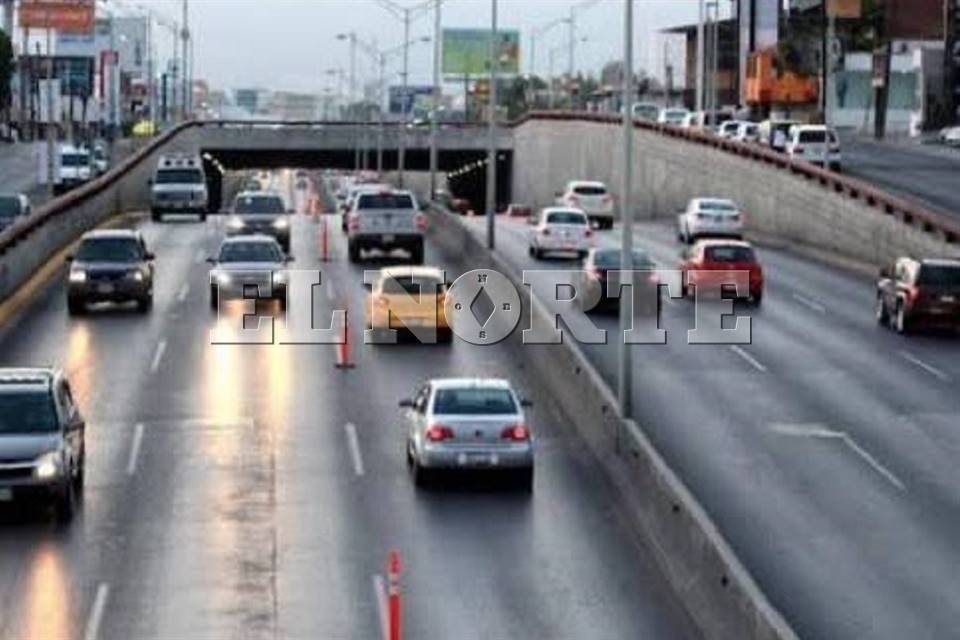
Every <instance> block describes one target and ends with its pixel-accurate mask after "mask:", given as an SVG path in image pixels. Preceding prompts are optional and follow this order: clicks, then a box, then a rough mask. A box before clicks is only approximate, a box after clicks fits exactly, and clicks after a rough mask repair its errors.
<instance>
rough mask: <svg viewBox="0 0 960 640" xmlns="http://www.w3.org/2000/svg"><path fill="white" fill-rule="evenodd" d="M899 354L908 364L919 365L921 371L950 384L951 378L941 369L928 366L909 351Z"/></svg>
mask: <svg viewBox="0 0 960 640" xmlns="http://www.w3.org/2000/svg"><path fill="white" fill-rule="evenodd" d="M899 354H900V357H901V358H903V359H904V360H906V361H907V362H910V363H912V364H915V365H917V366H918V367H920V368H921V369H923V370H924V371H926V372H927V373H929V374H930V375H932V376H933V377H935V378H937V379H938V380H940V381H941V382H950V376H948V375H947V374H945V373H944V372H943V371H940V369H937V368H936V367H934V366H932V365H929V364H927V363H926V362H924V361H923V360H921V359H920V358H918V357H916V356H915V355H913V354H912V353H910V352H909V351H900V352H899Z"/></svg>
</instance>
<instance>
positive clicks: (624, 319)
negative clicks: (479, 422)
mask: <svg viewBox="0 0 960 640" xmlns="http://www.w3.org/2000/svg"><path fill="white" fill-rule="evenodd" d="M631 104H633V0H623V105H624V110H623V118H622V124H623V136H622V138H623V139H622V140H621V144H622V145H623V148H622V149H621V153H622V165H623V174H622V176H621V183H620V218H621V225H622V227H623V228H622V230H621V231H622V233H621V234H620V238H621V241H620V270H621V271H623V272H630V271H632V270H633V203H632V202H631V198H630V192H631V190H632V189H633V118H632V117H631V109H630V105H631ZM630 282H631V284H633V283H635V282H636V279H635V278H633V277H631V278H630ZM622 285H623V283H622V282H621V289H620V295H621V296H622V295H623V288H622ZM631 295H632V296H634V297H635V296H637V295H638V292H637V291H636V287H633V286H631ZM632 306H633V305H627V304H621V305H620V335H619V340H620V342H619V349H620V362H619V364H620V371H619V373H620V375H619V377H618V380H617V382H618V384H617V392H618V395H619V399H620V417H622V418H628V417H630V414H631V413H632V412H633V407H632V406H631V405H632V402H631V399H632V393H633V358H632V355H633V354H632V352H631V351H630V345H628V344H626V340H625V339H624V336H625V333H624V332H625V331H627V330H628V329H629V328H630V323H631V322H632V318H633V309H632Z"/></svg>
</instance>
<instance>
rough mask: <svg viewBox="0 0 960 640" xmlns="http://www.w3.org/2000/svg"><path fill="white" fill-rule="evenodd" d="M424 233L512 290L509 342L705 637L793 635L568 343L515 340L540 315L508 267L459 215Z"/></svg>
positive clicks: (766, 639)
mask: <svg viewBox="0 0 960 640" xmlns="http://www.w3.org/2000/svg"><path fill="white" fill-rule="evenodd" d="M429 215H430V218H431V220H430V222H431V224H430V230H429V232H428V233H429V237H430V241H431V243H432V244H434V245H435V246H437V247H438V248H439V249H440V250H441V251H442V252H443V253H444V254H445V256H446V257H447V258H448V259H449V260H450V261H451V263H453V264H456V265H458V266H460V267H461V268H462V269H464V270H467V269H476V268H491V269H496V270H498V271H499V272H501V273H503V274H504V275H506V276H507V277H508V278H509V279H510V280H511V281H512V282H513V284H514V286H515V287H516V288H517V290H518V291H520V292H521V298H522V299H524V310H523V315H522V317H521V321H520V325H519V327H518V329H517V331H515V332H514V334H513V335H512V336H511V337H510V338H509V340H511V341H513V342H514V343H515V346H516V348H517V350H518V351H519V350H521V349H522V350H523V354H524V358H523V362H524V363H525V366H526V367H528V368H530V369H532V372H533V374H534V375H535V376H536V377H537V378H538V379H539V380H541V381H542V382H543V384H544V385H545V388H546V389H547V390H548V391H549V392H550V397H551V400H553V401H555V402H557V403H558V404H559V405H560V408H561V409H562V412H563V413H564V414H565V415H566V416H568V417H569V424H570V425H572V426H574V427H575V428H576V429H577V430H578V432H579V435H580V436H581V437H582V438H583V439H584V441H585V442H586V443H587V444H588V445H589V446H590V448H591V449H592V451H593V453H594V454H595V456H596V458H597V459H598V460H599V462H600V467H601V469H602V471H603V472H605V473H606V475H607V476H608V477H609V479H610V480H611V482H612V483H613V485H614V486H615V488H616V489H617V490H618V493H619V498H620V503H621V505H622V508H623V513H624V514H625V515H626V516H627V517H628V518H629V519H630V520H631V521H632V522H634V524H636V525H637V526H638V528H639V530H640V531H642V532H643V534H644V537H645V540H646V542H647V543H648V544H649V546H650V548H651V549H652V550H653V551H654V554H655V555H656V557H657V559H658V561H659V563H660V566H661V568H662V569H663V571H664V572H665V574H666V575H667V577H668V579H669V580H670V583H671V585H672V586H673V588H674V589H675V591H676V593H677V594H678V596H679V598H680V599H681V601H682V602H683V603H684V604H685V606H686V607H687V609H688V611H689V613H690V615H691V617H692V618H693V619H694V620H695V621H696V622H697V624H698V626H699V627H700V629H701V630H702V631H703V635H704V637H706V638H717V639H720V638H724V639H727V638H729V639H737V640H751V639H756V640H772V639H775V638H778V639H792V638H795V637H796V636H795V634H794V632H793V631H792V630H791V629H790V627H789V625H788V624H787V623H786V622H785V621H784V620H783V618H782V617H781V616H780V614H779V613H778V612H777V611H776V610H775V609H774V608H773V606H772V605H771V604H770V603H769V601H768V600H767V598H766V597H765V596H764V595H763V593H762V592H761V591H760V589H759V588H758V587H757V585H756V584H755V583H754V581H753V579H752V578H751V577H750V574H749V573H748V572H747V570H746V569H745V568H744V567H743V565H742V564H741V563H740V561H739V559H738V558H737V557H736V555H735V554H734V553H733V551H732V550H731V548H730V546H729V545H728V544H727V542H726V541H725V540H724V538H723V536H722V535H721V534H720V533H719V532H718V531H717V530H716V527H715V526H714V525H713V523H712V521H711V520H710V518H709V517H708V516H707V514H706V512H705V511H704V510H703V508H702V507H701V506H700V505H699V503H698V502H697V500H696V499H695V498H694V497H693V495H692V494H691V493H690V492H689V490H688V489H687V488H686V486H685V485H684V484H683V482H682V481H681V480H680V479H679V478H678V477H677V476H676V474H674V473H673V471H672V470H671V469H670V468H669V467H668V466H667V465H666V463H665V462H664V461H663V458H662V457H661V456H660V455H659V454H658V453H657V451H656V450H655V449H654V448H653V446H652V444H651V443H650V441H649V440H648V439H647V437H646V436H645V435H644V433H643V431H642V429H641V428H640V427H639V426H638V425H636V424H635V423H634V422H633V421H631V420H624V419H622V418H621V417H620V416H619V414H618V406H617V403H616V399H615V397H614V394H613V392H612V391H611V390H610V389H609V387H607V385H606V384H605V383H604V381H603V379H602V378H601V377H600V375H599V373H598V372H597V371H596V369H594V367H593V365H592V364H591V363H590V362H589V361H588V360H587V359H586V357H585V356H584V355H583V353H582V352H581V351H580V349H579V348H578V347H577V346H576V345H575V344H572V343H569V341H568V343H566V344H561V345H522V344H521V332H520V329H522V328H523V327H529V326H530V317H531V314H536V315H539V316H540V318H538V321H542V320H543V319H544V317H545V314H549V312H548V310H547V309H546V307H544V306H543V305H542V304H541V303H540V302H539V301H538V300H534V301H533V304H530V303H529V300H530V296H529V293H528V290H527V289H526V288H525V287H523V286H522V276H521V274H520V271H519V270H518V269H517V268H516V266H515V265H512V264H508V263H507V262H505V261H504V260H503V259H502V258H501V257H500V256H499V255H498V254H496V253H494V254H491V253H490V252H489V251H487V250H486V248H484V246H483V244H482V243H481V241H480V239H479V238H478V237H477V236H475V235H473V234H472V233H471V232H470V231H469V230H468V229H467V227H466V226H465V225H464V224H463V222H462V220H461V218H460V217H459V216H455V215H451V214H449V213H446V212H443V211H440V210H437V209H431V211H430V214H429Z"/></svg>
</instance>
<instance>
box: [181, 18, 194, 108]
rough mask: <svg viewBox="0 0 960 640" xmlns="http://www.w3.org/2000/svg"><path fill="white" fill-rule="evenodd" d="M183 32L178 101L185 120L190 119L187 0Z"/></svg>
mask: <svg viewBox="0 0 960 640" xmlns="http://www.w3.org/2000/svg"><path fill="white" fill-rule="evenodd" d="M182 20H183V31H182V32H181V33H180V39H181V41H182V42H181V44H182V46H183V53H182V54H181V56H180V58H181V59H182V60H183V65H182V67H183V68H182V69H181V70H180V75H181V76H182V78H181V81H182V82H183V89H182V91H183V95H182V96H181V97H180V101H181V103H182V105H183V119H184V120H187V119H189V118H190V94H191V93H192V91H191V90H190V73H189V69H190V67H189V66H188V64H189V63H188V62H187V61H188V60H189V55H190V8H189V0H183V18H182Z"/></svg>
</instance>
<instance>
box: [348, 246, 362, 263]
mask: <svg viewBox="0 0 960 640" xmlns="http://www.w3.org/2000/svg"><path fill="white" fill-rule="evenodd" d="M347 256H348V258H349V259H350V262H360V248H359V247H357V246H356V245H353V244H351V245H348V246H347Z"/></svg>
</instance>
